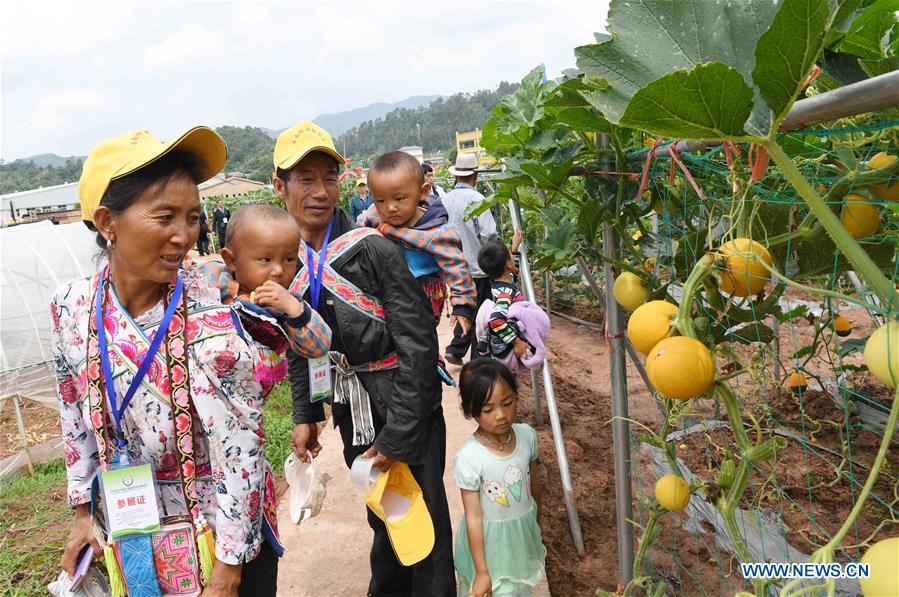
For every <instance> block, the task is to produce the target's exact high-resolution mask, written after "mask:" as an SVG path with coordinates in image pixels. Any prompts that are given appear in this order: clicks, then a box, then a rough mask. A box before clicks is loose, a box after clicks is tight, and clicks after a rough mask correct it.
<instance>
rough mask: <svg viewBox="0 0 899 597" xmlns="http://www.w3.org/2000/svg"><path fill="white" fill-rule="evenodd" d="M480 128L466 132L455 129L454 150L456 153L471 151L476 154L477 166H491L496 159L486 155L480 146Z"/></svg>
mask: <svg viewBox="0 0 899 597" xmlns="http://www.w3.org/2000/svg"><path fill="white" fill-rule="evenodd" d="M481 134H482V131H481V129H475V130H473V131H469V132H467V133H460V132H459V131H456V151H457V152H458V153H473V154H475V155H477V156H478V167H479V168H484V167H486V166H492V165H493V164H495V163H496V160H495V159H493V158H492V157H490V156H489V155H487V152H486V151H485V150H484V148H483V147H481Z"/></svg>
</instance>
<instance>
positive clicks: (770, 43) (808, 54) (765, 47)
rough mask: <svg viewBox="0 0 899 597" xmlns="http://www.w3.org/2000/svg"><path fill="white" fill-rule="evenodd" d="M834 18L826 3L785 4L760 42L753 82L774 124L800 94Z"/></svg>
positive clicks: (794, 0) (796, 0)
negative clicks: (768, 109) (771, 115)
mask: <svg viewBox="0 0 899 597" xmlns="http://www.w3.org/2000/svg"><path fill="white" fill-rule="evenodd" d="M833 16H834V14H833V13H832V12H831V10H830V3H829V2H828V0H784V2H783V4H781V7H780V10H778V11H777V15H776V16H775V17H774V22H773V23H772V24H771V27H770V28H769V29H768V30H767V31H766V32H765V33H764V34H763V35H762V36H761V37H760V38H759V41H758V44H757V45H756V48H755V63H756V66H755V69H754V70H753V71H752V80H753V81H754V82H755V84H756V85H757V86H758V88H759V91H760V92H761V94H762V97H763V98H764V100H765V102H766V103H767V104H768V108H770V109H771V111H772V112H773V113H774V121H775V124H776V123H779V122H780V121H781V120H783V117H784V116H786V115H787V110H789V108H790V106H791V105H792V104H793V101H794V100H795V99H796V96H797V95H799V92H800V91H802V88H803V86H804V83H805V80H806V78H807V77H808V73H809V71H811V69H812V66H814V64H815V60H817V59H818V56H819V55H820V54H821V50H822V48H823V47H824V38H825V35H826V33H827V28H828V26H829V25H830V21H831V19H832V18H833Z"/></svg>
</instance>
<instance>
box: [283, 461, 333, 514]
mask: <svg viewBox="0 0 899 597" xmlns="http://www.w3.org/2000/svg"><path fill="white" fill-rule="evenodd" d="M284 476H285V478H286V479H287V484H288V485H289V486H290V492H289V500H290V501H289V503H290V519H291V520H292V521H293V523H294V524H300V523H301V522H303V521H304V520H308V519H310V518H312V517H313V516H316V515H318V513H319V512H321V509H322V504H323V503H324V501H325V495H327V493H328V488H327V487H326V485H327V483H328V481H330V480H331V477H330V475H328V473H319V472H318V471H317V470H316V468H315V459H314V458H313V459H311V461H310V462H303V461H302V460H300V459H299V458H297V456H296V454H294V453H293V452H291V453H290V456H288V457H287V460H286V461H284Z"/></svg>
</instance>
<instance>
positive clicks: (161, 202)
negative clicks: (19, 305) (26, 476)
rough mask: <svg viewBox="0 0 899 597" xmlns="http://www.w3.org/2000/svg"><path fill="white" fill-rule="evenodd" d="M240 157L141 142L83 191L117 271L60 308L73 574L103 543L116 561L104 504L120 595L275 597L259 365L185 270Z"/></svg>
mask: <svg viewBox="0 0 899 597" xmlns="http://www.w3.org/2000/svg"><path fill="white" fill-rule="evenodd" d="M226 156H227V151H226V148H225V143H224V141H223V140H222V138H221V137H220V136H219V135H218V134H217V133H216V132H215V131H213V130H212V129H210V128H207V127H195V128H192V129H190V130H189V131H187V132H185V133H184V134H182V135H181V136H179V137H177V138H175V139H173V140H171V141H167V142H160V141H159V140H158V139H156V138H155V137H154V136H153V135H151V134H150V133H148V132H147V131H143V130H137V131H133V132H130V133H126V134H124V135H120V136H118V137H114V138H112V139H109V140H107V141H104V142H102V143H100V144H98V145H97V146H96V147H94V148H93V150H92V151H91V153H90V155H89V156H88V158H87V160H86V161H85V163H84V168H83V172H82V175H81V180H80V182H79V184H78V196H79V199H80V202H81V211H82V217H83V219H84V222H85V224H86V225H87V227H88V228H89V229H90V230H92V231H94V232H95V233H96V241H97V244H98V245H99V246H100V248H101V249H102V250H103V251H104V253H105V257H106V263H105V264H103V265H102V267H101V268H100V271H99V272H97V273H96V274H95V275H93V276H91V277H89V278H84V279H78V280H74V281H72V282H69V283H67V284H64V285H63V286H62V287H60V289H59V290H57V292H56V294H55V295H54V297H53V300H52V304H51V314H52V321H53V325H52V346H53V355H54V361H55V367H56V378H57V383H58V397H59V411H60V419H61V424H62V436H63V447H64V448H63V449H64V452H65V460H66V474H67V478H68V499H69V503H70V504H71V505H72V507H73V508H74V510H75V518H74V522H73V524H72V528H71V531H70V533H69V539H68V543H67V544H66V548H65V552H64V554H63V557H62V568H63V569H64V570H65V571H67V572H68V573H69V575H72V574H73V573H74V570H75V568H76V566H77V565H78V563H79V558H80V554H81V553H82V548H85V547H86V546H88V545H89V546H91V547H92V548H93V550H94V553H95V554H97V555H101V549H100V545H99V544H98V542H97V539H96V537H95V535H94V526H93V525H94V521H93V513H94V511H95V510H94V508H92V506H97V505H98V502H99V504H100V505H101V506H102V509H101V511H103V512H105V524H104V527H105V528H104V531H105V534H106V537H107V539H108V541H107V547H105V548H104V549H103V550H102V555H103V556H104V560H105V562H106V566H107V570H108V571H109V573H110V582H111V588H112V594H113V595H125V594H127V593H132V594H133V593H135V592H139V587H140V588H141V589H142V588H144V587H150V589H148V590H151V592H155V594H159V593H160V592H161V593H163V594H173V593H174V592H182V591H185V590H188V591H194V592H196V593H199V592H200V591H202V592H203V595H204V596H207V597H208V596H212V595H228V596H233V595H251V594H252V595H274V594H275V592H276V588H277V572H278V555H280V551H281V547H280V545H279V544H278V542H277V538H276V536H275V534H274V529H273V528H272V525H271V521H268V520H267V519H266V518H265V517H264V515H263V511H264V510H266V509H267V508H269V507H273V506H274V505H275V504H274V500H275V499H276V496H275V494H274V491H273V489H274V486H273V485H272V486H271V487H270V488H268V490H267V485H266V482H265V479H266V476H265V473H266V463H265V459H264V457H263V453H262V449H263V445H262V444H263V441H264V440H263V437H264V436H263V434H262V388H261V386H260V384H259V383H258V382H257V381H256V379H255V375H254V355H253V353H252V352H251V349H250V348H249V347H248V345H247V343H246V342H245V341H244V340H243V339H241V337H240V336H238V334H237V333H236V331H235V328H234V326H233V323H232V319H231V314H230V310H229V309H228V308H227V307H224V306H222V304H221V302H220V295H219V290H218V288H217V287H216V286H215V285H214V284H213V282H212V281H211V280H210V279H208V278H205V277H203V276H202V275H201V273H200V270H199V269H197V268H192V269H189V270H185V269H181V267H182V261H184V259H185V257H186V256H187V253H188V251H189V250H190V249H191V247H192V246H193V245H194V243H195V242H196V241H197V238H198V236H199V227H200V211H201V205H200V199H199V194H198V191H197V184H198V183H201V182H203V181H205V180H207V179H209V178H211V177H212V176H213V175H214V174H215V173H217V172H218V171H220V170H221V169H222V167H223V166H224V164H225V159H226ZM95 481H98V482H99V485H97V484H96V483H95ZM125 496H128V497H127V500H126V499H125ZM157 496H158V497H157ZM157 500H158V501H157ZM92 502H93V503H92ZM134 508H137V509H138V511H139V512H138V514H139V515H136V514H135V511H134ZM169 517H180V518H179V521H180V522H178V521H175V522H173V521H172V519H170V518H169ZM101 518H102V517H101ZM135 529H140V531H141V532H138V533H134V531H135ZM151 541H152V543H151ZM160 549H162V550H163V552H162V556H161V557H160V552H159V550H160ZM88 557H89V556H88ZM173 578H177V579H178V586H177V587H172V586H170V584H171V582H172V579H173ZM204 585H205V588H204ZM140 594H148V593H143V592H140Z"/></svg>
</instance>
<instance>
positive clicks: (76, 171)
mask: <svg viewBox="0 0 899 597" xmlns="http://www.w3.org/2000/svg"><path fill="white" fill-rule="evenodd" d="M44 155H53V154H44ZM33 157H34V158H38V157H43V156H33ZM53 157H55V158H59V156H53ZM32 159H33V158H26V159H21V160H15V161H13V162H10V163H8V164H7V163H2V160H0V194H6V193H15V192H18V191H30V190H31V189H37V188H40V187H51V186H54V185H58V184H63V183H66V182H77V181H78V179H79V178H81V164H82V163H83V162H84V158H78V157H70V158H59V159H61V160H63V161H62V163H61V164H59V162H56V163H57V164H59V165H53V164H52V163H50V164H48V165H43V166H39V165H37V163H35V162H33V161H31V160H32ZM45 163H47V162H45Z"/></svg>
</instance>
